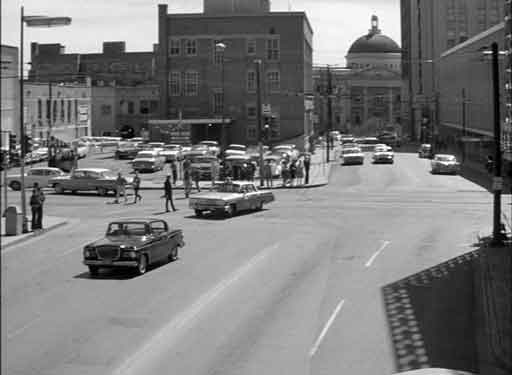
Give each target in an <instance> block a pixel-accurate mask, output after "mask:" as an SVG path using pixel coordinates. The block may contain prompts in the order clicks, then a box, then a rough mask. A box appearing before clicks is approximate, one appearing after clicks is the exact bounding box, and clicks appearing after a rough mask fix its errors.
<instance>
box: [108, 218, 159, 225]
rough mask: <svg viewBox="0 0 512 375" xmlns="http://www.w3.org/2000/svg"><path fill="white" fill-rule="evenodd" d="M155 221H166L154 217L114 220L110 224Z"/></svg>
mask: <svg viewBox="0 0 512 375" xmlns="http://www.w3.org/2000/svg"><path fill="white" fill-rule="evenodd" d="M153 221H165V220H163V219H156V218H154V217H139V218H137V217H131V218H127V219H118V220H112V221H111V222H110V223H109V224H115V223H150V222H153Z"/></svg>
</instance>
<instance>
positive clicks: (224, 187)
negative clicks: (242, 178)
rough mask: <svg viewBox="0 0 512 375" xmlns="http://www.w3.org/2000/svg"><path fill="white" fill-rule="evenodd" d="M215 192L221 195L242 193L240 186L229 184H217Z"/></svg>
mask: <svg viewBox="0 0 512 375" xmlns="http://www.w3.org/2000/svg"><path fill="white" fill-rule="evenodd" d="M215 191H216V192H219V193H240V185H238V184H233V183H229V182H226V183H222V184H216V185H215Z"/></svg>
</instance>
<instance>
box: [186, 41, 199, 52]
mask: <svg viewBox="0 0 512 375" xmlns="http://www.w3.org/2000/svg"><path fill="white" fill-rule="evenodd" d="M185 54H186V55H187V56H195V55H196V54H197V40H195V39H185Z"/></svg>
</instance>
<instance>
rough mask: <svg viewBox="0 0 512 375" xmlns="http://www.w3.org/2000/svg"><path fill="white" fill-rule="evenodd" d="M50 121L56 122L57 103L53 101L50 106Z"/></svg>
mask: <svg viewBox="0 0 512 375" xmlns="http://www.w3.org/2000/svg"><path fill="white" fill-rule="evenodd" d="M52 119H53V123H55V122H56V121H57V101H56V100H54V101H53V104H52Z"/></svg>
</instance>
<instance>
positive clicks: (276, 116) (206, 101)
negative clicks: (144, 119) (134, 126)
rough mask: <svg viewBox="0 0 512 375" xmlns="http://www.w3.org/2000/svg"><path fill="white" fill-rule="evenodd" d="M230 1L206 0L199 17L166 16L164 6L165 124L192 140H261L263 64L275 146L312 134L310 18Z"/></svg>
mask: <svg viewBox="0 0 512 375" xmlns="http://www.w3.org/2000/svg"><path fill="white" fill-rule="evenodd" d="M231 3H232V2H231V1H227V0H225V1H205V13H200V14H168V13H167V6H166V5H159V46H160V48H159V49H158V52H159V54H158V58H157V62H158V64H157V65H158V69H159V72H158V80H159V82H160V93H161V103H160V110H161V113H160V115H161V120H168V121H169V124H170V126H176V125H177V124H182V125H184V126H186V127H188V128H189V130H190V135H191V140H192V142H195V141H198V140H201V139H204V138H205V137H206V136H208V137H209V138H213V139H216V140H219V141H221V142H222V143H224V144H225V143H228V142H229V143H249V144H251V143H252V144H254V143H257V141H258V126H257V110H258V109H257V108H256V102H257V84H256V82H257V81H256V75H257V65H256V63H255V62H256V61H257V60H259V61H261V69H260V71H261V79H260V82H261V92H262V104H266V105H267V106H265V107H266V108H267V110H268V111H267V113H266V117H267V120H266V121H268V123H269V125H270V126H271V131H270V138H271V140H270V141H271V142H278V141H281V140H286V139H291V138H294V137H303V136H304V135H305V134H309V128H310V127H311V116H309V115H308V112H307V111H306V110H305V107H306V102H307V100H306V99H305V95H304V94H305V93H310V92H311V91H312V36H313V32H312V29H311V26H310V24H309V22H308V19H307V17H306V14H305V13H303V12H275V13H274V12H268V11H267V9H268V7H267V5H266V3H268V2H265V1H262V2H261V3H259V2H247V1H245V2H244V1H239V2H235V4H238V5H240V6H241V5H243V4H246V5H247V4H253V5H251V6H247V7H246V6H243V7H239V8H237V7H235V8H233V7H229V4H231ZM256 3H258V4H260V5H261V6H258V4H256ZM255 4H256V5H255ZM214 5H215V6H214ZM221 5H222V6H221ZM253 8H254V9H253ZM206 11H207V12H206ZM219 43H221V44H220V45H219ZM220 47H223V48H220Z"/></svg>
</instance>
